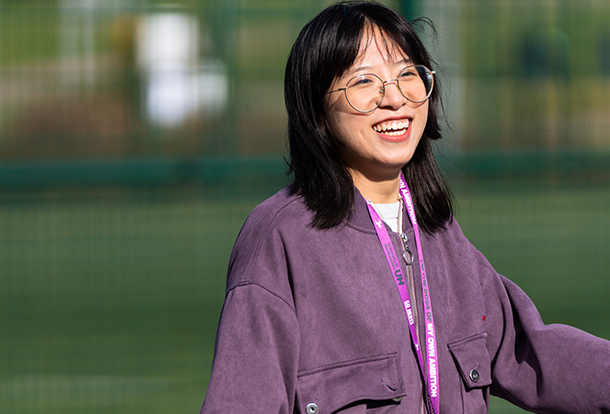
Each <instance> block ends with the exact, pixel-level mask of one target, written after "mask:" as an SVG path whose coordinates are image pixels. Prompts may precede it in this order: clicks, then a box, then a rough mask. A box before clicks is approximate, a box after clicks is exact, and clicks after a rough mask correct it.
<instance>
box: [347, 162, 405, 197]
mask: <svg viewBox="0 0 610 414" xmlns="http://www.w3.org/2000/svg"><path fill="white" fill-rule="evenodd" d="M350 174H351V175H352V180H353V181H354V185H355V186H356V188H357V189H358V191H360V193H361V194H362V195H363V196H364V198H365V199H367V200H371V201H372V202H373V203H375V204H390V203H395V202H396V201H398V196H399V190H400V171H398V173H397V174H395V175H391V176H388V177H381V178H370V177H367V176H366V175H364V174H361V173H359V172H358V171H355V170H351V171H350Z"/></svg>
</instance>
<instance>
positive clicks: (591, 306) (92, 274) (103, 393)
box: [0, 180, 610, 414]
mask: <svg viewBox="0 0 610 414" xmlns="http://www.w3.org/2000/svg"><path fill="white" fill-rule="evenodd" d="M276 189H277V187H276V186H266V185H264V184H261V185H260V187H258V188H256V189H254V190H251V191H242V192H238V190H243V189H239V188H238V189H236V190H235V191H231V190H225V189H215V190H209V189H208V190H205V189H201V188H190V189H170V190H163V191H162V190H149V191H143V190H142V191H119V190H113V191H110V190H108V191H104V192H102V191H96V192H92V191H88V192H62V193H40V194H32V193H28V194H20V195H17V194H12V195H4V196H3V197H2V199H1V200H0V269H2V277H1V278H0V312H1V313H0V314H1V318H0V413H24V414H25V413H41V412H44V413H62V414H72V413H85V412H86V413H88V414H91V413H129V414H133V413H147V414H156V413H164V414H168V413H195V412H198V410H199V408H200V406H201V402H202V400H203V397H204V394H205V389H206V384H207V380H208V376H209V370H210V367H211V361H212V353H213V346H214V336H215V329H216V324H217V319H218V315H219V312H220V306H221V304H222V299H223V290H224V277H225V270H226V264H227V260H228V257H229V254H230V249H231V246H232V244H233V241H234V239H235V237H236V235H237V233H238V231H239V228H240V226H241V224H242V223H243V220H244V219H245V217H246V215H247V214H248V212H249V211H250V209H251V208H252V207H253V206H254V205H256V204H257V203H259V202H260V201H262V200H263V199H264V198H266V197H267V196H269V195H271V194H272V193H273V192H274V191H275V190H276ZM458 194H459V196H458V205H459V210H458V218H459V221H460V223H461V225H462V228H463V229H464V232H465V233H466V235H467V236H468V237H469V238H470V239H471V241H472V242H473V243H474V244H475V245H476V246H478V247H479V248H480V249H481V250H482V251H483V252H484V253H485V254H486V256H487V257H488V258H489V259H490V261H491V262H492V263H493V264H494V266H496V268H497V269H498V270H499V271H500V272H502V273H503V274H505V275H507V276H509V277H511V278H512V279H513V280H515V281H516V282H517V283H518V284H519V285H520V286H522V287H523V288H524V290H525V291H526V292H527V293H528V294H529V295H530V296H531V297H532V298H533V299H534V301H535V302H536V303H537V304H538V306H539V309H540V311H541V313H542V316H543V318H544V319H545V321H547V322H559V321H561V322H566V323H569V324H573V325H576V326H578V327H581V328H584V329H586V330H589V331H591V332H593V333H595V334H597V335H599V336H603V337H606V338H610V324H609V323H608V320H609V318H608V315H610V304H609V302H608V300H607V297H608V293H609V292H610V278H609V277H608V270H609V269H610V255H609V254H608V252H610V214H609V212H610V185H609V183H608V181H606V180H599V181H597V182H594V183H592V182H590V181H587V180H585V181H583V182H571V183H564V182H558V181H553V180H546V181H538V182H534V183H531V182H525V181H520V182H514V181H506V180H495V181H492V180H490V181H486V182H482V181H477V182H474V183H472V184H469V185H467V186H466V190H465V191H460V192H459V193H458ZM491 412H492V413H520V412H522V411H520V410H518V409H515V408H512V407H511V406H510V405H507V404H505V403H503V402H501V401H499V400H494V401H493V405H492V411H491Z"/></svg>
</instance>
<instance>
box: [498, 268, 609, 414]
mask: <svg viewBox="0 0 610 414" xmlns="http://www.w3.org/2000/svg"><path fill="white" fill-rule="evenodd" d="M493 284H494V285H495V288H494V289H495V290H496V295H491V296H495V297H496V299H497V298H498V297H500V300H499V301H498V302H496V304H495V305H494V304H488V306H490V307H492V308H494V307H495V312H496V319H503V324H495V325H494V326H495V328H492V329H497V332H496V333H497V335H495V336H494V337H495V338H500V339H499V340H498V341H499V342H498V343H497V348H496V353H495V355H492V358H493V361H492V369H493V372H492V375H493V384H492V387H491V392H492V394H494V395H496V396H499V397H501V398H504V399H506V400H508V401H511V402H512V403H514V404H516V405H518V406H520V407H522V408H524V409H526V410H529V411H532V412H536V413H554V414H558V413H572V414H582V413H588V414H594V413H598V414H601V413H610V341H607V340H605V339H601V338H598V337H595V336H593V335H590V334H588V333H586V332H583V331H581V330H578V329H576V328H573V327H570V326H566V325H560V324H551V325H545V324H544V323H543V321H542V319H541V317H540V315H539V313H538V310H537V309H536V307H535V306H534V304H533V303H532V301H531V300H530V299H529V298H528V297H527V295H526V294H525V293H524V292H523V291H522V290H521V289H520V288H519V287H517V286H516V285H515V284H514V283H512V282H511V281H510V280H508V279H506V278H504V277H502V276H497V277H496V278H495V280H494V282H493ZM488 298H489V297H488ZM490 322H492V321H490Z"/></svg>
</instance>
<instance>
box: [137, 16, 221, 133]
mask: <svg viewBox="0 0 610 414" xmlns="http://www.w3.org/2000/svg"><path fill="white" fill-rule="evenodd" d="M200 36H201V33H200V28H199V23H198V20H197V19H196V18H195V17H194V16H192V15H189V14H186V13H179V12H159V13H154V14H150V15H147V16H144V17H142V19H141V21H140V24H139V26H138V31H137V38H136V47H137V49H136V53H137V62H138V68H139V69H140V70H141V71H142V73H143V75H144V76H143V79H144V99H145V105H144V108H145V110H146V115H147V117H148V119H149V120H150V122H151V123H153V124H155V125H157V126H160V127H176V126H179V125H181V124H183V123H184V122H186V121H188V120H190V119H195V118H197V117H202V118H205V119H209V118H216V117H218V116H220V115H222V114H223V113H224V111H225V109H226V106H227V100H228V93H229V92H228V91H229V82H228V78H227V70H226V67H225V66H224V65H223V64H222V62H220V61H218V60H217V59H213V58H207V59H202V58H201V56H200Z"/></svg>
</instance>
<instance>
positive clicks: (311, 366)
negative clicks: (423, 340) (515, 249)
mask: <svg viewBox="0 0 610 414" xmlns="http://www.w3.org/2000/svg"><path fill="white" fill-rule="evenodd" d="M404 216H405V217H407V216H406V213H405V215H404ZM311 219H312V213H311V212H310V211H308V210H307V208H306V207H305V205H304V204H303V201H302V199H301V198H300V197H299V196H295V195H290V192H289V191H288V190H287V189H284V190H282V191H280V192H279V193H278V194H276V195H275V196H273V197H272V198H270V199H269V200H267V201H265V202H264V203H262V204H261V205H259V206H258V207H257V208H255V209H254V210H253V211H252V213H251V214H250V216H249V217H248V219H247V220H246V222H245V224H244V226H243V228H242V230H241V233H240V234H239V237H238V239H237V242H236V243H235V247H234V249H233V253H232V255H231V260H230V265H229V273H228V281H227V294H226V299H225V304H224V306H223V310H222V315H221V319H220V324H219V327H218V334H217V337H216V351H215V356H214V364H213V368H212V375H211V379H210V383H209V387H208V390H207V394H206V397H205V401H204V403H203V408H202V410H201V412H202V413H203V414H242V413H243V414H252V413H261V414H262V413H264V414H271V413H274V414H275V413H279V414H292V413H306V412H307V413H310V414H311V413H316V412H317V414H330V413H337V412H338V413H420V412H422V409H423V407H422V374H421V372H420V368H419V364H418V361H417V357H416V355H415V353H414V350H413V349H414V348H413V345H412V342H411V339H410V333H409V328H408V323H407V318H406V315H405V311H404V308H403V305H402V302H401V299H400V296H399V294H398V290H397V289H396V285H395V283H394V280H393V278H392V275H391V274H390V271H389V267H388V264H387V262H386V258H385V255H384V254H383V252H382V250H381V246H380V243H379V241H378V239H377V235H376V233H375V230H374V228H373V223H372V221H371V219H370V217H369V214H368V211H367V207H366V203H365V201H364V199H363V198H362V196H360V194H356V206H355V211H354V214H353V216H352V217H351V219H350V221H349V222H347V223H346V224H344V225H341V226H339V227H336V228H334V229H331V230H317V229H314V228H312V227H311V226H310V222H311ZM405 222H406V223H405V224H404V227H405V228H404V230H405V233H406V234H407V235H408V237H409V240H411V242H410V243H412V244H413V245H412V246H411V250H412V251H413V253H414V254H415V255H416V253H417V252H416V249H415V248H414V235H413V229H412V227H411V225H410V223H409V222H408V220H405ZM388 232H389V233H390V236H391V237H392V241H393V243H394V246H395V249H396V251H397V252H400V251H402V247H401V241H400V239H399V237H398V235H397V234H395V233H392V232H391V231H389V230H388ZM422 247H423V251H424V252H425V255H426V270H427V273H428V281H429V286H430V294H431V301H432V307H433V310H434V318H435V323H436V336H437V342H438V370H439V395H440V404H441V413H440V414H454V413H467V414H479V413H481V414H482V413H487V412H488V400H489V395H490V393H491V394H493V395H497V396H500V397H502V398H505V399H507V400H509V401H511V402H513V403H514V404H516V405H518V406H520V407H522V408H525V409H527V410H530V411H533V412H539V413H574V414H585V413H586V414H593V413H610V341H606V340H604V339H600V338H597V337H594V336H592V335H589V334H587V333H585V332H582V331H580V330H577V329H575V328H572V327H569V326H565V325H545V324H544V323H543V322H542V320H541V318H540V315H539V314H538V311H537V310H536V308H535V306H534V305H533V303H532V302H531V301H530V299H529V298H528V297H527V296H526V295H525V293H523V291H521V290H520V289H519V288H518V287H517V286H516V285H515V284H513V283H512V282H511V281H509V280H508V279H506V278H504V277H502V276H500V275H498V274H497V273H496V272H495V271H494V269H493V268H492V267H491V265H490V264H489V263H488V262H487V260H486V259H485V257H483V255H482V254H481V253H480V252H478V251H477V250H476V249H475V248H474V247H473V246H472V245H471V244H470V243H469V242H468V240H466V238H465V237H464V235H463V234H462V231H461V230H460V228H459V226H458V224H457V223H456V222H455V220H453V221H452V222H451V223H449V224H448V225H447V226H446V228H445V229H443V230H441V231H440V232H437V233H436V234H435V235H433V236H428V235H425V234H423V235H422ZM416 256H417V255H416ZM415 260H416V261H415V263H417V257H416V258H415ZM404 265H405V264H404V262H403V263H402V266H403V272H404V271H405V269H404ZM413 268H414V270H415V272H416V274H415V278H414V280H415V284H416V290H415V291H416V292H421V286H420V285H421V279H420V278H419V271H418V269H417V266H414V267H413ZM418 297H420V298H421V294H420V295H418ZM421 305H422V303H421V299H420V300H418V301H417V306H418V307H419V308H420V311H419V312H418V314H419V316H420V319H421V316H422V311H421ZM420 325H421V324H420ZM309 404H315V405H310V406H309V410H306V409H307V406H308V405H309Z"/></svg>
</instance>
